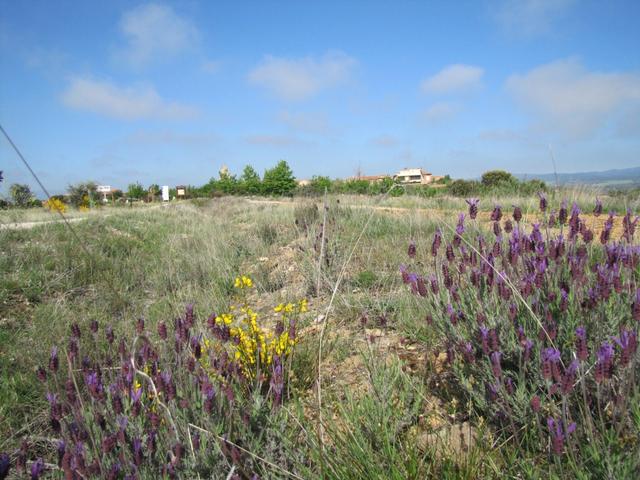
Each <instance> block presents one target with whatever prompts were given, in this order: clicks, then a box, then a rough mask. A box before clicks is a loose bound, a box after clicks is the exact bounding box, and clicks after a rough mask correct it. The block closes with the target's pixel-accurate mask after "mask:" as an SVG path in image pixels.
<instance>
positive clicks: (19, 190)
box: [9, 183, 35, 208]
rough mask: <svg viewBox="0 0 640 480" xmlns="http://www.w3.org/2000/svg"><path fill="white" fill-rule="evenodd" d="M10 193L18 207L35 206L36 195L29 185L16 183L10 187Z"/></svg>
mask: <svg viewBox="0 0 640 480" xmlns="http://www.w3.org/2000/svg"><path fill="white" fill-rule="evenodd" d="M9 195H11V200H12V201H13V204H14V205H15V206H16V207H20V208H28V207H33V206H35V204H34V196H33V193H31V189H30V188H29V185H25V184H20V183H14V184H13V185H11V186H10V187H9Z"/></svg>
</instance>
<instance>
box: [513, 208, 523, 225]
mask: <svg viewBox="0 0 640 480" xmlns="http://www.w3.org/2000/svg"><path fill="white" fill-rule="evenodd" d="M513 219H514V220H515V221H516V223H520V220H522V209H521V208H520V207H518V206H516V205H514V206H513Z"/></svg>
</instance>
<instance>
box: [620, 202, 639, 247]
mask: <svg viewBox="0 0 640 480" xmlns="http://www.w3.org/2000/svg"><path fill="white" fill-rule="evenodd" d="M638 220H640V217H636V218H635V219H634V220H631V210H627V213H626V214H625V216H624V218H623V219H622V228H623V233H622V238H624V239H625V240H626V241H627V242H629V243H631V242H633V236H634V234H635V232H636V225H637V223H638Z"/></svg>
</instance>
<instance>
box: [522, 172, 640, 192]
mask: <svg viewBox="0 0 640 480" xmlns="http://www.w3.org/2000/svg"><path fill="white" fill-rule="evenodd" d="M515 176H516V177H517V178H519V179H520V180H525V179H526V180H531V179H534V178H537V179H539V180H542V181H544V182H547V183H549V184H555V183H556V176H555V174H553V173H542V174H539V173H516V174H515ZM558 183H559V184H560V185H594V186H599V187H603V188H634V187H640V167H632V168H622V169H615V170H604V171H602V172H576V173H558Z"/></svg>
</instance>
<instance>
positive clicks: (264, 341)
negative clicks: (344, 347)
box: [205, 275, 308, 380]
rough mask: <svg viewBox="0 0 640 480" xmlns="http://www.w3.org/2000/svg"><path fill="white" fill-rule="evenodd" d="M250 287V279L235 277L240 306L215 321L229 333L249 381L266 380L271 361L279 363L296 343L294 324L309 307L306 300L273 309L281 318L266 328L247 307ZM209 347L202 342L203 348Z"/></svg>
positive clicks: (221, 328)
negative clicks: (257, 378)
mask: <svg viewBox="0 0 640 480" xmlns="http://www.w3.org/2000/svg"><path fill="white" fill-rule="evenodd" d="M253 285H254V284H253V281H252V280H251V278H250V277H248V276H246V275H242V276H240V277H237V278H236V279H235V281H234V287H235V288H236V289H237V291H238V300H239V304H240V305H239V306H238V305H231V306H230V307H229V311H228V312H224V313H220V314H218V315H217V316H216V317H215V319H214V321H215V326H216V327H217V328H218V329H220V330H222V331H225V332H228V335H229V338H230V342H229V344H230V350H231V351H230V354H231V355H232V358H233V359H234V360H235V361H236V362H238V364H239V366H240V368H241V370H242V372H243V374H244V376H245V377H247V378H248V379H254V378H256V376H262V377H263V378H262V379H263V380H267V379H268V378H269V377H270V367H271V366H272V365H273V363H274V359H276V358H277V359H278V361H279V362H280V363H282V362H284V360H285V359H286V358H287V357H288V356H289V355H291V354H292V352H293V348H294V346H295V344H296V333H295V327H296V321H297V319H298V317H299V315H300V314H301V313H305V312H306V311H307V308H308V306H307V300H306V299H302V300H300V301H299V302H296V303H287V304H280V305H278V306H276V307H275V308H274V311H275V312H276V313H280V318H279V319H278V320H277V322H276V324H275V326H274V327H273V328H268V327H267V326H266V325H265V324H264V322H261V321H260V320H261V319H260V318H259V314H258V313H257V312H256V311H254V310H253V309H252V308H251V307H250V306H249V304H248V303H249V302H248V301H247V293H248V292H247V291H248V290H249V289H251V288H253ZM209 344H210V342H205V347H207V346H208V345H209Z"/></svg>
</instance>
